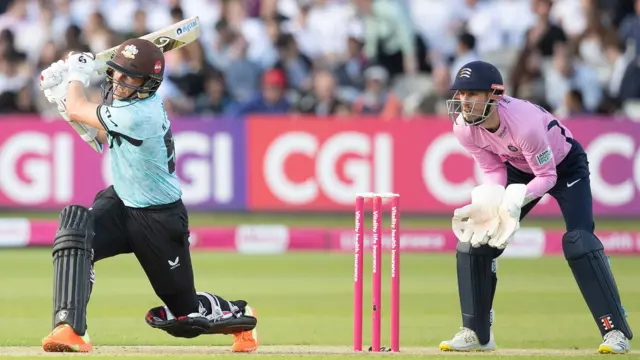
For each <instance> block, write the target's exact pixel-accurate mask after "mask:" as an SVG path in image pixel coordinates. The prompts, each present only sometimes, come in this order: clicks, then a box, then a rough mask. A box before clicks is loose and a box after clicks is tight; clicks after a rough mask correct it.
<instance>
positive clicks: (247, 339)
mask: <svg viewBox="0 0 640 360" xmlns="http://www.w3.org/2000/svg"><path fill="white" fill-rule="evenodd" d="M244 313H245V314H246V315H249V316H254V317H257V316H256V312H255V310H254V309H253V308H252V307H250V306H247V307H246V308H245V309H244ZM257 349H258V330H257V327H256V328H253V330H248V331H243V332H241V333H237V334H233V346H231V351H232V352H252V351H256V350H257Z"/></svg>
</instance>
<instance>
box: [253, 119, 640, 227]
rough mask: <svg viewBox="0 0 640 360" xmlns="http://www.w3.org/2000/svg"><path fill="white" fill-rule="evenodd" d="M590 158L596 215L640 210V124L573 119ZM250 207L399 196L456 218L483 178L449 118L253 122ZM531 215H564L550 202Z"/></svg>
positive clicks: (324, 207) (311, 206)
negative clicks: (360, 195) (385, 194)
mask: <svg viewBox="0 0 640 360" xmlns="http://www.w3.org/2000/svg"><path fill="white" fill-rule="evenodd" d="M566 125H567V126H568V127H570V128H571V130H572V132H573V134H574V136H575V138H576V139H577V140H578V141H580V142H581V143H582V145H583V146H584V148H585V150H586V151H587V153H588V155H589V160H590V167H591V172H592V174H591V183H592V192H593V198H594V211H595V213H596V214H598V215H623V216H636V215H637V214H639V213H640V193H639V190H638V189H640V152H639V149H638V147H639V144H640V124H638V123H632V122H624V123H623V122H616V121H614V120H587V119H584V120H583V119H575V120H570V121H568V122H566ZM246 144H247V146H248V149H247V155H248V159H247V166H248V167H249V168H248V170H247V176H248V178H247V187H248V188H247V191H248V193H247V206H248V208H249V209H250V210H271V211H299V210H309V211H347V210H351V209H352V208H353V204H354V196H355V194H356V193H357V192H362V191H376V192H387V191H393V192H397V193H399V194H400V196H401V209H402V211H403V212H415V213H417V212H419V213H427V214H428V213H431V214H443V213H444V214H446V213H451V212H452V211H453V209H455V208H456V207H460V206H462V205H465V204H467V203H468V201H469V199H470V193H471V189H472V188H473V187H474V186H476V185H477V184H478V183H479V182H481V181H482V173H481V172H480V171H479V169H478V167H477V166H475V165H474V162H473V159H472V158H471V157H470V155H468V154H466V152H465V151H464V149H463V148H462V147H461V146H460V145H459V144H458V141H457V139H456V138H455V136H454V135H453V133H452V132H451V123H450V122H449V121H447V120H443V119H442V118H428V117H427V118H417V119H412V120H411V121H395V122H384V121H381V120H379V119H374V118H351V119H349V120H338V119H330V120H318V119H277V118H276V119H274V118H273V117H268V118H267V117H251V118H249V119H248V124H247V139H246ZM532 214H533V215H535V214H540V215H559V214H560V211H559V208H558V206H557V204H556V202H555V201H554V200H553V199H552V198H550V197H548V196H545V198H543V200H542V201H541V202H540V204H539V205H538V206H537V207H536V209H535V210H534V211H533V212H532Z"/></svg>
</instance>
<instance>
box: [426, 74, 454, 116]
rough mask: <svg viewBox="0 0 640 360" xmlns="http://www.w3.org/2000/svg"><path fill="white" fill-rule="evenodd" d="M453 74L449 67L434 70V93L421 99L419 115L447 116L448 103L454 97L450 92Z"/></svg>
mask: <svg viewBox="0 0 640 360" xmlns="http://www.w3.org/2000/svg"><path fill="white" fill-rule="evenodd" d="M451 81H452V79H451V74H450V71H449V67H447V66H445V65H438V66H436V67H435V68H434V69H433V91H432V92H430V93H428V94H427V95H426V96H424V97H423V98H422V99H421V102H420V104H419V105H418V106H419V109H418V111H419V113H422V114H438V115H446V114H447V105H446V101H447V100H449V99H450V98H451V97H452V96H453V92H452V91H450V90H449V88H450V87H451Z"/></svg>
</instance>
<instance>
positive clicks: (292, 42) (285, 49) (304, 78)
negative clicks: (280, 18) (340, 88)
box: [275, 34, 313, 92]
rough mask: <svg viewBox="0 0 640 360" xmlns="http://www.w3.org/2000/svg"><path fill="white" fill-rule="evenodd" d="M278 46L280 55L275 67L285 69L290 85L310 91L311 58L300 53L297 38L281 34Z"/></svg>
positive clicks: (296, 88) (300, 89)
mask: <svg viewBox="0 0 640 360" xmlns="http://www.w3.org/2000/svg"><path fill="white" fill-rule="evenodd" d="M276 47H277V49H278V54H279V55H278V61H277V62H276V64H275V67H276V68H278V69H282V70H283V71H284V73H285V75H286V77H287V83H288V87H289V88H291V89H295V90H298V91H302V92H304V91H308V90H309V89H310V88H311V76H310V75H311V68H312V66H313V64H312V62H311V59H309V57H307V56H306V55H304V54H302V53H300V51H299V50H298V45H297V44H296V39H295V38H294V37H293V35H291V34H282V35H280V36H279V38H278V41H277V44H276Z"/></svg>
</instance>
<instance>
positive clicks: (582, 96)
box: [0, 0, 640, 120]
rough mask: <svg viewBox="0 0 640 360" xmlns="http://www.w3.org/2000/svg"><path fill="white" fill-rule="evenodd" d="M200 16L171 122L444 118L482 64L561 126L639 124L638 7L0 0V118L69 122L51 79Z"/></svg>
mask: <svg viewBox="0 0 640 360" xmlns="http://www.w3.org/2000/svg"><path fill="white" fill-rule="evenodd" d="M195 15H198V16H199V17H200V21H201V26H202V37H201V38H200V40H199V41H198V42H196V43H193V44H191V45H188V46H186V47H184V48H182V49H180V50H177V51H172V52H170V53H167V54H166V71H165V80H164V82H163V84H162V86H161V87H160V91H159V96H161V97H162V98H163V99H164V101H165V104H166V106H167V108H168V110H169V111H170V112H171V113H173V114H178V115H200V116H219V115H229V116H242V115H247V114H308V115H315V116H318V117H323V116H328V115H339V116H341V117H348V116H352V115H360V114H368V115H369V114H371V115H377V116H379V117H380V118H381V119H401V118H406V119H410V118H411V117H412V116H414V115H421V114H438V115H441V114H446V107H445V100H446V99H447V98H448V97H450V96H451V95H452V94H451V92H450V91H449V90H448V89H449V85H450V83H451V81H452V80H453V78H454V77H455V74H456V73H457V71H458V70H459V68H460V67H461V66H462V64H464V63H466V62H468V61H471V60H475V59H481V60H486V61H490V62H492V63H494V64H496V66H498V68H500V70H501V71H502V74H503V77H504V80H505V82H506V87H507V94H509V95H513V96H517V97H521V98H525V99H528V100H531V101H535V102H536V103H538V104H540V105H542V106H544V107H545V108H547V109H548V110H549V111H552V112H553V113H555V114H557V116H560V117H565V118H566V117H571V116H576V115H587V114H588V115H592V114H602V115H616V116H618V117H625V116H628V117H631V118H633V117H637V116H638V115H637V114H636V112H637V110H636V108H637V106H635V105H637V102H638V101H640V81H638V80H637V79H638V78H640V61H639V59H638V56H637V49H638V48H639V45H640V0H10V1H8V0H0V114H11V113H23V114H24V113H37V114H40V115H41V116H42V117H43V118H45V119H50V120H55V119H60V118H59V117H58V116H57V113H56V109H55V107H54V106H53V105H52V104H49V103H48V102H47V101H46V99H45V98H44V96H43V95H42V92H41V91H40V90H39V88H38V74H39V73H40V71H41V70H42V69H44V68H45V67H47V66H48V65H49V64H51V63H52V62H54V61H56V60H58V59H60V58H62V57H64V55H65V54H66V53H68V52H69V51H71V50H76V51H91V52H94V53H96V52H100V51H102V50H105V49H107V48H110V47H112V46H116V45H118V44H119V43H120V42H122V41H123V40H125V39H127V38H130V37H138V36H142V35H144V34H147V33H149V32H152V31H155V30H158V29H161V28H163V27H165V26H167V25H169V24H171V23H174V22H177V21H180V20H182V19H184V18H187V17H191V16H195ZM102 81H103V79H100V78H96V79H95V81H94V82H93V84H92V89H91V92H90V97H91V98H92V99H94V100H95V101H97V102H99V101H100V86H101V82H102Z"/></svg>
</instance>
